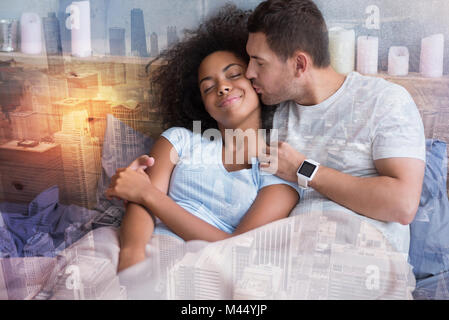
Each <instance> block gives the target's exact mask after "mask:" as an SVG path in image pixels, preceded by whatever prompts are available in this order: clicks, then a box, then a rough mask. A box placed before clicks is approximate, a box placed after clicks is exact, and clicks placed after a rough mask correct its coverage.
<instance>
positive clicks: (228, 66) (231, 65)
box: [199, 63, 243, 84]
mask: <svg viewBox="0 0 449 320" xmlns="http://www.w3.org/2000/svg"><path fill="white" fill-rule="evenodd" d="M233 66H239V67H242V68H243V66H242V65H241V64H238V63H231V64H229V65H227V66H226V67H224V68H223V70H222V72H226V71H228V69H229V68H231V67H233ZM206 80H212V77H205V78H203V79H201V80H200V82H199V84H201V82H203V81H206Z"/></svg>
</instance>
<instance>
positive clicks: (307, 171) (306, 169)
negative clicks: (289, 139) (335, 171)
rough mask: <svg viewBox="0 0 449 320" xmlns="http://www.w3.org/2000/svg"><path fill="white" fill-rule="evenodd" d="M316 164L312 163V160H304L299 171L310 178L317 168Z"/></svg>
mask: <svg viewBox="0 0 449 320" xmlns="http://www.w3.org/2000/svg"><path fill="white" fill-rule="evenodd" d="M315 168H316V165H314V164H311V163H310V162H307V161H304V162H303V164H302V166H301V168H299V170H298V173H299V174H302V175H303V176H306V177H307V178H310V177H311V176H312V174H313V171H314V170H315Z"/></svg>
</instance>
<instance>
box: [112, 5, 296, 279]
mask: <svg viewBox="0 0 449 320" xmlns="http://www.w3.org/2000/svg"><path fill="white" fill-rule="evenodd" d="M247 17H248V13H247V12H244V11H241V10H238V9H237V8H236V7H235V6H225V7H224V8H223V9H222V10H220V12H219V13H218V14H217V15H216V16H214V17H212V18H210V19H209V20H207V21H206V22H204V23H203V24H202V25H201V26H200V27H199V28H198V29H197V30H195V31H193V32H189V33H188V35H187V36H186V39H185V40H184V41H183V42H181V43H179V44H177V45H176V46H175V47H173V48H172V49H170V50H168V51H166V52H165V53H163V54H162V58H164V60H166V61H167V64H165V65H163V66H161V67H160V68H159V69H158V70H157V72H156V74H155V75H154V77H153V78H152V80H151V81H152V85H153V86H154V87H155V88H157V90H155V91H157V93H158V96H157V98H158V105H159V106H160V107H161V112H163V114H164V115H165V121H164V122H165V124H166V126H167V127H168V128H169V129H167V130H166V131H164V132H163V133H162V135H161V137H160V138H159V139H158V140H157V141H156V142H155V144H154V146H153V148H152V150H151V152H150V157H152V158H154V164H153V165H152V166H150V167H149V168H148V169H146V171H145V172H144V171H143V169H138V170H135V169H132V168H131V167H128V168H126V169H119V170H117V173H116V175H115V176H114V177H113V178H112V180H111V185H110V186H109V189H108V190H107V191H106V196H108V197H119V198H121V199H124V200H126V201H128V203H127V204H126V213H125V216H124V218H123V221H122V225H121V230H120V246H121V250H120V256H119V266H118V271H121V270H123V269H125V268H127V267H129V266H131V265H133V264H135V263H138V262H140V261H142V260H144V259H145V245H146V244H147V242H148V241H149V239H150V237H151V235H152V233H153V230H154V231H155V233H169V234H173V233H172V232H174V233H175V234H176V235H177V236H179V237H181V238H182V239H184V240H186V241H187V240H194V239H197V240H205V241H217V240H222V239H226V238H228V237H231V236H235V235H238V234H241V233H244V232H246V231H249V230H251V229H254V228H257V227H259V226H262V225H265V224H267V223H270V222H272V221H275V220H278V219H281V218H285V217H287V216H288V214H289V213H290V211H291V210H292V209H293V208H294V206H295V205H296V204H297V202H298V199H299V195H298V191H297V189H295V185H294V184H290V183H289V182H286V181H284V180H281V179H280V178H278V177H276V176H274V175H271V174H266V173H262V172H261V171H260V168H259V163H258V161H257V156H258V154H259V153H260V152H261V151H262V150H260V149H261V148H260V147H259V146H261V145H264V144H265V143H266V142H265V141H263V139H262V138H261V137H260V136H258V135H257V132H258V130H259V129H262V128H263V126H262V119H263V118H264V119H268V120H269V118H270V117H269V115H270V112H268V113H267V114H268V116H267V114H264V115H263V116H262V112H263V109H262V107H261V103H260V101H259V97H258V96H257V93H256V92H255V91H254V88H253V87H252V85H251V82H250V81H249V80H248V79H247V78H245V71H246V67H247V64H248V56H247V54H246V50H245V45H246V39H247V36H248V34H247V31H246V19H247ZM264 108H266V109H267V110H270V108H269V107H264ZM271 110H272V108H271ZM196 120H200V121H201V123H200V125H201V130H199V131H198V130H195V125H196V124H198V123H196V124H195V123H194V121H196ZM208 129H209V130H208ZM212 129H215V130H216V132H218V135H215V137H218V138H217V139H213V140H212V139H210V138H209V137H208V136H210V133H211V132H212V133H214V131H213V130H212ZM210 130H212V131H210ZM227 130H228V131H227ZM229 130H232V133H234V134H236V136H237V138H236V141H234V138H232V139H225V137H226V134H227V133H228V132H229ZM245 132H246V133H251V132H254V133H255V134H254V135H252V139H249V138H248V140H247V141H245V140H244V139H240V138H242V137H243V136H244V135H245ZM226 138H227V137H226ZM199 149H200V150H201V152H198V150H199ZM196 156H199V157H196ZM240 157H241V159H243V161H238V158H240ZM152 215H154V216H156V217H157V218H158V219H160V221H161V223H158V224H157V225H156V229H155V219H154V218H153V216H152ZM166 226H167V227H168V228H167V227H166Z"/></svg>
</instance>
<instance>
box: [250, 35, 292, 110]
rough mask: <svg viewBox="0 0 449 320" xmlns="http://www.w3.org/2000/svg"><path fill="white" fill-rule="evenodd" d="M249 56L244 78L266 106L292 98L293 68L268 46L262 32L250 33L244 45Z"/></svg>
mask: <svg viewBox="0 0 449 320" xmlns="http://www.w3.org/2000/svg"><path fill="white" fill-rule="evenodd" d="M246 51H247V52H248V55H249V56H250V61H249V65H248V69H247V70H246V77H247V78H248V79H250V80H251V81H252V84H253V87H254V89H255V90H256V92H257V93H258V94H259V95H260V98H261V100H262V102H263V103H264V104H266V105H275V104H278V103H280V102H283V101H287V100H292V99H293V98H294V90H293V89H294V87H295V86H294V80H295V79H294V66H293V65H292V63H291V61H290V59H287V61H285V62H284V61H282V60H281V59H280V58H279V57H278V56H277V55H276V54H275V53H274V52H273V51H272V50H271V49H270V47H269V46H268V43H267V37H266V36H265V34H264V33H263V32H256V33H250V34H249V38H248V42H247V44H246Z"/></svg>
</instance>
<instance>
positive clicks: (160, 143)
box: [108, 137, 298, 241]
mask: <svg viewBox="0 0 449 320" xmlns="http://www.w3.org/2000/svg"><path fill="white" fill-rule="evenodd" d="M150 156H151V157H153V158H154V159H155V162H154V165H153V166H151V167H149V168H147V169H146V170H145V172H146V173H147V175H148V176H149V178H150V179H149V180H148V181H146V179H145V178H142V176H139V175H140V174H139V173H135V172H134V170H130V169H126V170H124V171H122V172H120V174H119V176H118V177H117V179H114V183H113V187H112V188H111V190H110V191H109V192H108V194H110V195H112V196H119V197H122V198H123V199H127V200H129V201H134V202H137V203H139V204H141V205H143V206H144V207H146V208H147V209H148V211H149V212H151V213H152V214H154V215H156V216H157V217H159V219H161V220H162V221H163V222H164V223H165V224H166V225H167V226H168V227H169V228H170V229H171V230H173V231H174V232H175V233H176V234H178V235H179V236H180V237H181V238H183V239H184V240H194V239H196V240H206V241H217V240H222V239H225V238H228V237H230V236H232V235H230V234H228V233H226V232H224V231H222V230H220V229H218V228H216V227H214V226H212V225H211V224H209V223H207V222H205V221H204V220H202V219H200V218H198V217H196V216H195V215H193V214H191V213H190V212H188V211H187V210H185V209H184V208H182V207H181V206H179V205H178V204H177V203H176V202H175V201H173V200H172V199H171V198H170V197H168V196H167V193H168V187H169V183H170V177H171V174H172V172H173V169H174V167H175V165H176V163H177V162H178V160H179V159H178V157H177V153H176V152H174V147H173V146H172V144H171V143H170V142H169V141H168V140H166V139H165V138H164V137H160V138H159V139H158V140H157V141H156V143H155V145H154V147H153V148H152V150H151V152H150ZM141 174H144V172H143V171H141ZM147 178H148V177H147ZM150 180H151V182H150ZM136 189H138V190H136ZM131 199H134V200H131ZM297 202H298V194H297V192H296V191H295V190H294V189H293V188H291V187H290V186H287V185H284V184H279V185H271V186H267V187H264V188H262V189H261V190H260V191H259V194H258V196H257V198H256V200H255V201H254V203H253V204H252V206H251V208H250V209H249V210H248V212H247V213H246V215H245V217H244V218H243V219H242V221H241V223H240V225H239V226H238V227H237V229H236V230H235V232H234V234H233V235H237V234H240V233H243V232H246V231H249V230H251V229H254V228H257V227H259V226H262V225H264V224H267V223H269V222H272V221H275V220H278V219H281V218H285V217H287V216H288V214H289V213H290V211H291V210H292V209H293V207H294V206H295V205H296V203H297Z"/></svg>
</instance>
